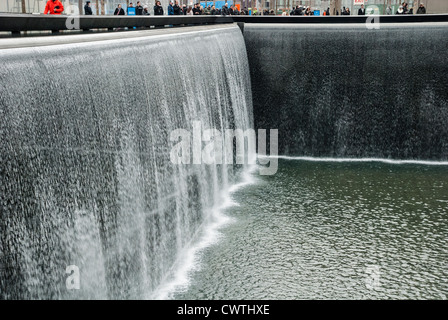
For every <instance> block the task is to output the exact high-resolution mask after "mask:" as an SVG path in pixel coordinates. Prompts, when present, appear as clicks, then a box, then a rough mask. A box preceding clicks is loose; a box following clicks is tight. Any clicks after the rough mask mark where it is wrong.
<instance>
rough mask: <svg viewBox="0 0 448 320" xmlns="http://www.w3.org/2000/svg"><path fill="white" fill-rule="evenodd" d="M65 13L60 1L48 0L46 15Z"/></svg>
mask: <svg viewBox="0 0 448 320" xmlns="http://www.w3.org/2000/svg"><path fill="white" fill-rule="evenodd" d="M63 11H64V6H63V5H62V3H61V1H59V0H48V2H47V4H46V5H45V10H44V14H48V13H50V14H61V13H62V12H63Z"/></svg>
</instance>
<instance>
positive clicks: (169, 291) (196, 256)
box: [148, 166, 256, 300]
mask: <svg viewBox="0 0 448 320" xmlns="http://www.w3.org/2000/svg"><path fill="white" fill-rule="evenodd" d="M255 170H256V166H250V167H248V168H246V169H245V171H244V172H243V174H242V177H241V182H239V183H237V184H234V185H232V186H230V187H229V188H228V189H227V190H226V191H224V193H223V195H222V199H223V201H222V203H221V204H220V205H218V206H216V207H214V208H213V209H212V210H211V213H210V216H209V217H208V219H207V220H206V221H205V222H204V223H203V224H202V225H201V226H200V231H201V235H200V237H199V240H197V241H196V242H194V243H192V244H191V245H190V246H189V247H188V248H187V249H186V250H185V251H184V252H183V254H181V255H180V256H179V258H178V259H177V260H176V263H175V264H174V266H173V268H172V270H173V271H172V272H170V274H171V276H172V278H170V279H169V280H167V281H163V282H162V283H161V284H160V285H159V286H158V288H157V289H156V290H154V293H153V294H151V295H150V296H149V297H148V298H149V299H156V300H166V299H172V298H173V296H174V294H175V293H178V292H182V291H185V290H187V288H188V286H189V284H190V279H191V276H192V273H193V272H194V271H199V270H200V267H201V266H200V258H201V253H202V252H203V250H204V249H205V248H207V247H209V246H211V245H213V244H215V243H217V242H218V241H219V239H220V237H221V233H220V231H219V230H220V229H221V228H222V227H224V226H225V225H227V224H229V223H231V222H233V221H234V220H233V219H232V218H230V217H229V216H227V215H226V214H225V213H224V211H225V210H226V209H228V208H230V207H232V206H237V205H238V204H237V203H236V202H234V201H233V199H232V194H233V193H235V192H236V191H237V190H240V189H241V188H244V187H245V186H248V185H250V184H253V183H254V182H255V178H254V177H253V172H254V171H255Z"/></svg>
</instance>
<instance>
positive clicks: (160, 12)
mask: <svg viewBox="0 0 448 320" xmlns="http://www.w3.org/2000/svg"><path fill="white" fill-rule="evenodd" d="M154 15H155V16H163V7H162V5H161V4H160V1H156V5H155V6H154Z"/></svg>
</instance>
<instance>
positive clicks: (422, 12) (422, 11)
mask: <svg viewBox="0 0 448 320" xmlns="http://www.w3.org/2000/svg"><path fill="white" fill-rule="evenodd" d="M417 14H426V8H425V6H424V5H423V3H420V6H419V7H418V9H417Z"/></svg>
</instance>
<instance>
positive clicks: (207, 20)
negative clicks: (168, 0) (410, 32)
mask: <svg viewBox="0 0 448 320" xmlns="http://www.w3.org/2000/svg"><path fill="white" fill-rule="evenodd" d="M379 17H380V21H381V23H405V22H413V23H418V22H448V14H428V15H382V16H379ZM73 18H78V19H79V25H78V27H79V29H82V30H89V29H109V30H112V29H114V28H126V27H127V28H133V27H136V28H140V27H152V26H156V27H157V26H167V25H174V26H181V25H184V26H187V25H200V24H219V23H233V22H238V23H313V24H314V23H365V22H366V19H367V16H287V17H283V16H207V15H204V16H158V17H155V16H132V17H130V16H89V17H87V16H79V17H76V16H48V15H34V14H0V31H11V32H20V31H43V30H52V31H57V30H67V29H70V23H71V22H69V21H71V20H73Z"/></svg>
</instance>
